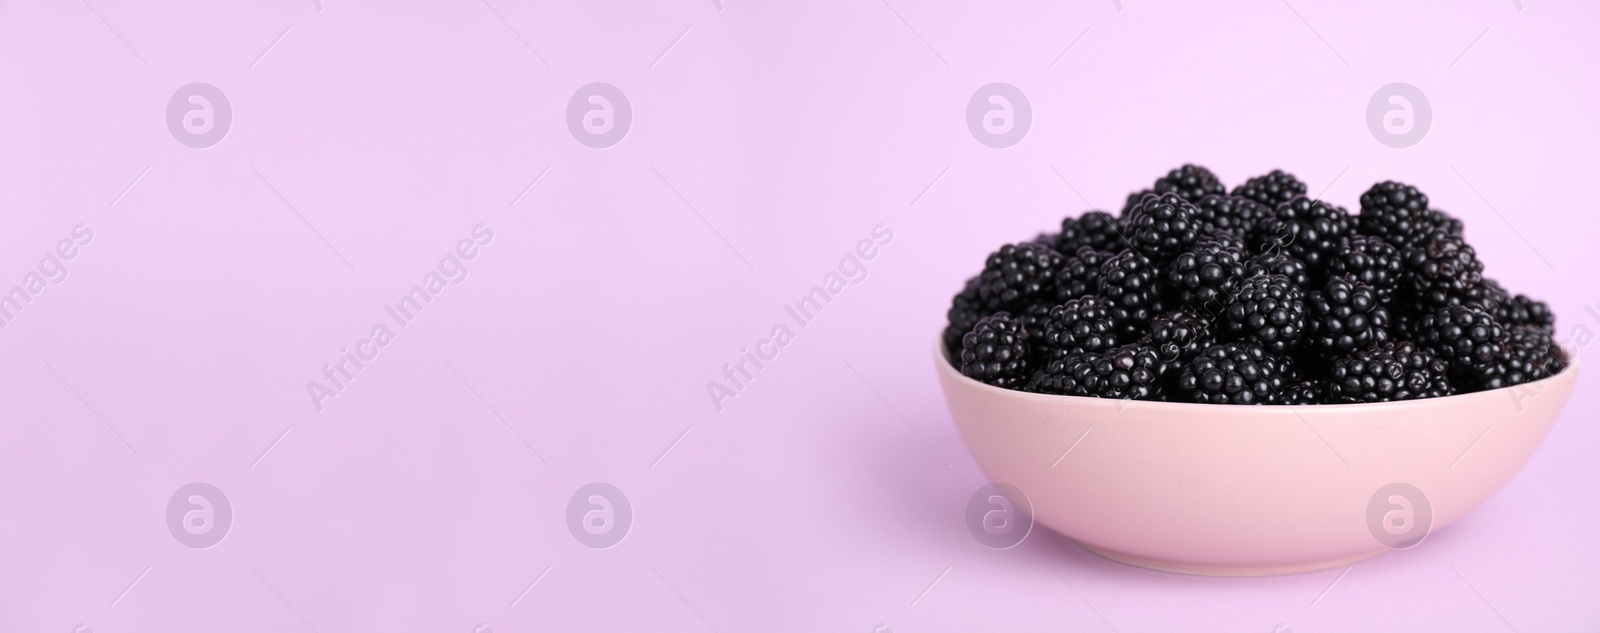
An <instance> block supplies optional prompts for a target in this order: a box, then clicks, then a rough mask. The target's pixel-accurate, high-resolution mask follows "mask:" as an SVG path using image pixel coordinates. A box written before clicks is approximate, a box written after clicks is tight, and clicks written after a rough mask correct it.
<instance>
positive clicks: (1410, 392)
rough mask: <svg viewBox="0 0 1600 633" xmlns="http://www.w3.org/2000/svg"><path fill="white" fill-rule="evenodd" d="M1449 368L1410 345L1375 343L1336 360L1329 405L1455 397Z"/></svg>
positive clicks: (1330, 379)
mask: <svg viewBox="0 0 1600 633" xmlns="http://www.w3.org/2000/svg"><path fill="white" fill-rule="evenodd" d="M1446 368H1447V366H1446V364H1445V362H1444V361H1443V360H1441V359H1439V358H1438V357H1436V356H1434V355H1433V353H1432V352H1430V351H1428V350H1427V349H1426V348H1422V347H1418V346H1417V345H1416V344H1415V343H1412V342H1411V341H1386V342H1382V343H1372V344H1370V345H1367V346H1365V347H1362V348H1361V349H1358V350H1355V351H1353V352H1351V353H1350V354H1347V355H1345V356H1342V357H1340V358H1337V359H1334V361H1333V365H1332V368H1330V369H1329V370H1328V381H1327V383H1326V388H1327V394H1326V396H1325V397H1326V399H1327V402H1328V403H1330V404H1354V403H1359V402H1391V401H1395V400H1415V399H1418V398H1438V397H1441V396H1448V395H1450V394H1452V393H1455V390H1454V388H1453V387H1451V385H1450V381H1449V379H1448V378H1447V377H1446Z"/></svg>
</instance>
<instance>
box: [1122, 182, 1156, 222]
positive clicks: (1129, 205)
mask: <svg viewBox="0 0 1600 633" xmlns="http://www.w3.org/2000/svg"><path fill="white" fill-rule="evenodd" d="M1154 193H1155V192H1154V191H1151V190H1149V189H1140V190H1138V191H1135V192H1133V193H1130V194H1128V199H1127V200H1124V201H1123V203H1122V213H1121V214H1120V215H1119V216H1118V217H1121V218H1127V217H1128V214H1130V213H1133V208H1134V207H1137V206H1139V201H1141V200H1144V197H1145V196H1148V195H1152V194H1154Z"/></svg>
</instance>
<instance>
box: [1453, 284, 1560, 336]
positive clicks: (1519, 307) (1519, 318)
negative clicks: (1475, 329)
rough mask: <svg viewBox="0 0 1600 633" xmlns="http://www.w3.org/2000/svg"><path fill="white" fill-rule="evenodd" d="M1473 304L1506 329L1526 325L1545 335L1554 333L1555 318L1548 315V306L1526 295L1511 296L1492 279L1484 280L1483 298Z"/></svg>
mask: <svg viewBox="0 0 1600 633" xmlns="http://www.w3.org/2000/svg"><path fill="white" fill-rule="evenodd" d="M1473 304H1474V305H1478V306H1481V307H1482V308H1483V309H1484V310H1487V311H1488V312H1489V314H1492V315H1494V318H1495V320H1496V321H1499V322H1500V324H1501V325H1504V326H1506V327H1516V326H1519V325H1526V326H1529V327H1532V328H1536V329H1540V330H1544V331H1545V332H1546V333H1550V334H1554V333H1555V317H1554V316H1552V315H1551V314H1550V306H1548V305H1545V303H1544V302H1543V301H1535V300H1533V299H1531V298H1529V297H1528V295H1516V296H1512V295H1511V293H1510V292H1509V291H1507V290H1506V289H1505V287H1503V286H1501V285H1500V282H1498V281H1495V280H1493V279H1489V278H1487V277H1485V278H1484V280H1483V298H1482V299H1481V300H1479V301H1475V302H1473Z"/></svg>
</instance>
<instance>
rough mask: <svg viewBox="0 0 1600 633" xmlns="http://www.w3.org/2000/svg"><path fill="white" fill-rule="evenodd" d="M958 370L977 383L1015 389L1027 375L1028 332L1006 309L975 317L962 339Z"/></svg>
mask: <svg viewBox="0 0 1600 633" xmlns="http://www.w3.org/2000/svg"><path fill="white" fill-rule="evenodd" d="M961 373H962V374H963V375H965V376H967V377H969V378H972V379H975V380H978V381H980V382H983V383H986V384H990V385H994V386H996V387H1004V388H1006V389H1014V388H1017V387H1020V386H1022V384H1023V383H1024V381H1026V380H1027V378H1028V331H1027V330H1026V329H1023V327H1022V322H1021V321H1019V320H1017V319H1013V318H1011V315H1010V314H1009V313H1006V312H996V313H994V314H993V315H990V316H986V317H984V318H982V319H978V323H977V324H976V325H973V326H972V331H970V332H967V334H966V336H963V337H962V338H961Z"/></svg>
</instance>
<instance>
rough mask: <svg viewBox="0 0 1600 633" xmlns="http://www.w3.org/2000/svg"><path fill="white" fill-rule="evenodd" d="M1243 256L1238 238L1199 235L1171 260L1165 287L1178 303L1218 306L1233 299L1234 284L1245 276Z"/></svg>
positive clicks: (1219, 307) (1221, 306)
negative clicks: (1190, 245) (1188, 246)
mask: <svg viewBox="0 0 1600 633" xmlns="http://www.w3.org/2000/svg"><path fill="white" fill-rule="evenodd" d="M1245 258H1246V251H1245V249H1244V247H1243V244H1242V243H1241V242H1239V241H1238V240H1230V239H1227V238H1221V237H1205V238H1201V239H1200V240H1199V241H1198V242H1195V244H1194V246H1192V247H1190V248H1189V250H1187V251H1184V252H1183V253H1182V254H1180V255H1178V257H1177V258H1176V259H1174V260H1173V261H1172V265H1171V267H1170V269H1169V270H1168V271H1167V290H1168V291H1169V292H1171V293H1172V296H1173V297H1175V298H1177V300H1178V303H1180V304H1183V305H1188V306H1195V307H1209V308H1210V309H1214V310H1220V309H1221V308H1223V307H1225V306H1226V305H1228V304H1229V303H1232V302H1233V293H1234V287H1235V286H1237V285H1238V284H1239V282H1240V281H1242V280H1244V279H1245V278H1246V276H1247V273H1246V272H1245Z"/></svg>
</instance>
